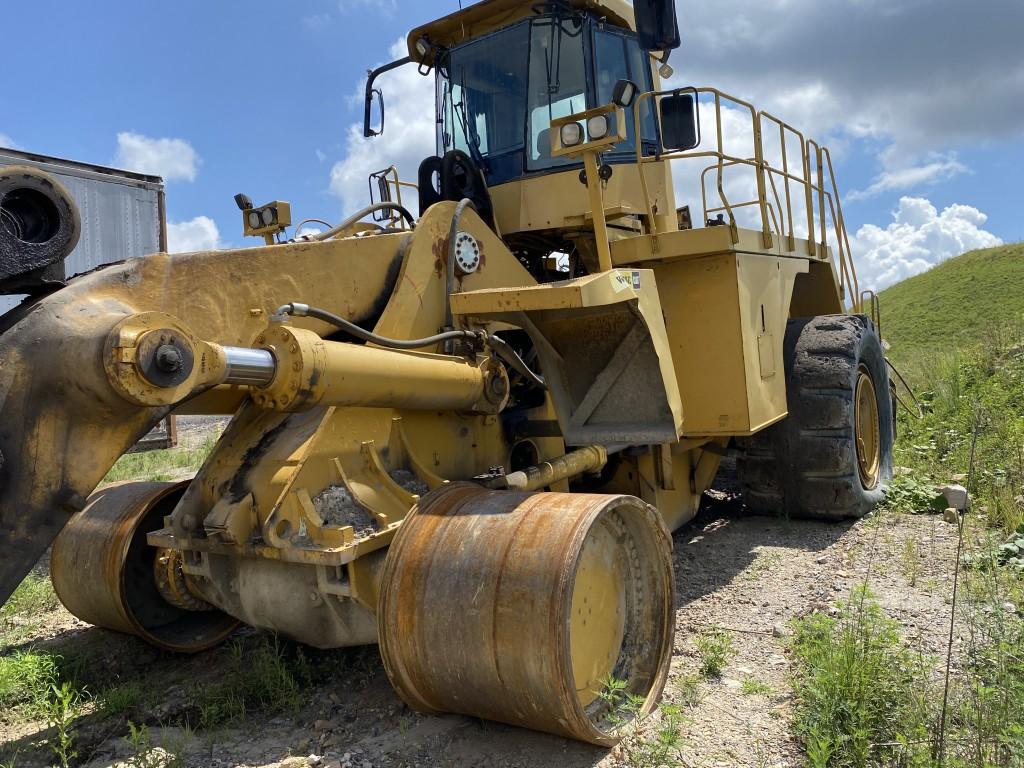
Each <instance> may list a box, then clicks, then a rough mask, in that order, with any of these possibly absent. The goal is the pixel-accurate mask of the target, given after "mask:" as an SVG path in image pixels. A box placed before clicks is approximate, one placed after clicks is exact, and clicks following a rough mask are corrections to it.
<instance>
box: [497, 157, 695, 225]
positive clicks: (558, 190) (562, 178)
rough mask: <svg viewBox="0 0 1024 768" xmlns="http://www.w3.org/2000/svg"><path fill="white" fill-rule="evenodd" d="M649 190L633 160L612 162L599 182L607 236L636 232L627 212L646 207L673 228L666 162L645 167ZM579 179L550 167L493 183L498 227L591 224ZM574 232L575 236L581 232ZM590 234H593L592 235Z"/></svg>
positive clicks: (636, 212)
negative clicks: (534, 174)
mask: <svg viewBox="0 0 1024 768" xmlns="http://www.w3.org/2000/svg"><path fill="white" fill-rule="evenodd" d="M645 178H646V180H647V186H648V192H647V194H646V195H645V193H644V190H643V187H642V185H641V177H640V172H639V170H638V169H637V167H636V166H635V165H616V166H615V173H614V174H613V175H612V177H611V178H610V179H609V180H608V181H607V182H606V183H605V185H604V187H603V193H604V200H605V210H606V218H607V219H608V221H609V223H610V227H609V237H611V238H615V239H617V238H621V237H631V236H633V235H635V234H636V231H635V229H634V227H633V224H632V223H631V222H630V221H629V220H628V219H627V218H626V217H631V216H640V215H645V214H646V213H647V210H648V202H647V201H648V196H649V199H650V201H651V203H650V208H651V209H652V210H653V211H654V215H655V218H656V220H657V222H658V231H666V230H668V229H669V228H670V227H671V228H672V229H675V224H674V223H673V222H675V218H676V204H675V193H674V191H673V189H672V180H671V173H670V171H669V164H668V163H661V164H654V165H652V166H650V167H649V168H647V169H646V170H645ZM585 192H586V190H585V189H584V187H583V186H582V185H581V184H580V180H579V173H578V172H577V171H575V170H573V171H571V172H568V173H553V174H550V175H547V176H541V177H531V178H527V179H524V180H521V181H513V182H508V183H505V184H499V185H497V186H494V187H491V189H490V193H491V199H492V200H493V201H494V215H495V218H496V220H497V222H498V226H499V228H500V229H501V231H502V232H504V233H505V234H506V235H507V234H512V233H516V232H537V231H547V230H563V231H568V232H570V233H572V232H573V231H575V230H579V229H582V228H586V229H590V228H591V227H590V222H591V221H592V220H593V211H592V209H591V205H590V198H589V196H588V195H586V194H584V193H585ZM582 234H583V233H582V232H577V236H579V235H582ZM590 236H591V237H592V234H591V235H590Z"/></svg>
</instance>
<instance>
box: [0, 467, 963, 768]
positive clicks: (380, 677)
mask: <svg viewBox="0 0 1024 768" xmlns="http://www.w3.org/2000/svg"><path fill="white" fill-rule="evenodd" d="M726 480H728V475H726ZM725 486H726V490H725V491H719V492H711V493H709V494H708V496H707V497H706V499H705V505H704V507H703V509H702V511H701V514H700V515H699V516H698V518H697V519H696V520H695V521H694V522H693V523H691V524H690V525H688V526H686V527H684V528H683V529H682V530H681V531H679V532H677V534H676V536H675V540H674V545H675V553H674V560H675V569H676V579H677V592H678V594H677V610H676V628H677V634H676V646H675V652H674V656H673V660H672V670H671V675H670V680H669V684H668V686H667V689H666V697H667V698H668V699H669V700H677V701H678V700H681V699H684V698H685V699H686V701H687V705H686V706H685V708H684V711H685V715H686V720H685V724H684V727H683V731H684V733H683V735H684V737H685V740H686V747H685V753H684V758H685V762H686V765H688V766H692V767H693V768H697V767H698V766H701V767H704V766H707V767H709V768H710V767H712V766H721V767H722V768H725V767H726V766H730V767H732V766H752V767H755V766H756V767H758V768H761V767H773V768H782V767H783V766H791V767H792V768H796V766H798V765H801V764H802V757H801V751H800V749H799V746H798V744H797V743H796V742H795V741H794V739H793V736H792V733H791V724H792V707H793V702H792V695H791V688H790V674H791V661H790V657H789V655H788V652H787V650H786V642H787V639H786V635H787V634H788V632H789V630H788V627H787V622H789V621H790V620H791V619H793V618H796V617H799V616H803V615H806V614H808V613H811V612H814V611H828V610H829V609H830V607H831V606H832V605H833V604H834V602H835V601H836V600H837V599H842V598H845V597H847V596H849V594H850V593H851V591H852V590H853V589H854V588H855V587H856V586H857V585H858V584H861V583H863V582H864V581H865V579H867V580H868V581H869V582H870V585H871V588H872V590H873V591H874V592H875V594H876V595H877V596H878V599H879V601H880V603H881V604H882V605H883V606H884V607H885V609H886V611H887V612H888V613H889V614H890V615H891V616H893V617H894V618H896V619H898V620H899V621H900V622H901V624H902V625H903V628H904V632H905V635H906V637H907V638H908V640H909V641H910V642H911V643H912V644H914V645H915V646H919V647H920V648H922V649H923V650H924V651H925V652H926V653H938V652H940V651H943V650H944V648H945V634H946V632H947V631H948V622H949V611H950V606H949V594H950V592H951V584H952V564H953V559H954V553H955V548H956V528H955V527H954V526H952V525H947V524H946V523H943V522H942V520H941V519H940V518H935V517H905V516H895V515H883V516H881V517H873V518H869V519H867V520H862V521H859V522H857V523H856V524H852V523H846V524H824V523H815V522H807V521H783V520H776V519H770V518H764V517H753V516H749V515H747V514H746V513H745V512H744V510H743V508H742V506H741V505H740V504H739V503H738V501H737V500H736V499H735V497H734V495H733V494H731V493H730V492H729V491H728V483H727V482H726V483H725ZM908 541H910V542H911V544H910V545H908V544H907V542H908ZM52 618H53V620H52V621H49V622H47V626H46V627H45V628H44V629H42V630H41V631H40V633H39V637H37V638H34V641H35V642H41V644H42V645H43V647H50V648H54V649H55V650H57V651H58V652H61V653H64V654H66V655H76V656H79V655H85V657H86V658H95V659H96V661H95V663H101V664H106V665H114V667H115V668H123V670H124V674H125V675H128V674H129V673H130V672H131V670H133V669H134V670H139V669H142V668H143V667H147V668H148V669H152V670H153V673H154V675H156V678H154V680H156V681H159V682H154V683H153V684H154V685H157V686H160V690H165V691H166V694H165V696H164V701H163V704H161V705H160V707H159V709H158V711H155V712H152V713H150V716H149V717H148V718H147V720H148V722H150V723H151V726H150V727H151V732H150V736H151V739H152V742H153V743H154V744H162V745H164V746H166V747H168V748H169V749H173V751H174V752H176V753H178V754H179V755H180V756H181V757H182V763H181V764H182V765H184V766H195V767H196V768H199V767H200V766H203V767H205V768H218V767H223V768H227V766H253V767H255V766H261V767H264V766H265V767H267V768H269V767H271V766H281V767H282V768H283V767H284V766H291V767H293V768H299V767H302V766H323V767H324V768H339V767H340V766H349V767H350V768H352V767H356V768H367V767H372V768H398V767H399V766H402V767H406V766H409V767H411V766H480V767H483V766H494V768H498V767H499V766H501V767H502V768H514V767H520V768H541V767H542V766H558V767H559V768H584V767H585V766H600V768H612V767H613V766H619V765H624V764H625V763H623V762H622V759H621V755H620V754H619V752H618V751H617V750H613V751H610V752H609V751H608V750H603V749H597V748H594V747H590V746H587V745H582V744H579V743H575V742H570V741H566V740H564V739H560V738H556V737H553V736H547V735H544V734H538V733H533V732H530V731H525V730H521V729H516V728H511V727H507V726H502V725H497V724H494V723H488V722H483V721H479V720H474V719H470V718H464V717H455V716H446V717H425V716H421V715H418V714H416V713H414V712H412V711H410V710H409V709H408V708H406V707H405V706H404V705H403V704H402V702H401V701H400V700H399V699H398V697H397V696H396V695H395V693H394V692H393V691H392V690H391V688H390V686H389V684H388V681H387V678H386V676H385V674H384V671H383V668H382V667H381V664H380V661H379V658H378V656H377V654H376V652H375V651H374V650H373V649H353V650H351V651H344V652H338V653H339V659H340V662H339V664H340V665H341V667H342V669H341V671H339V673H338V675H336V676H335V679H333V680H332V681H331V682H330V683H325V684H324V685H322V686H319V687H317V688H315V689H313V690H310V691H308V692H307V696H306V701H307V702H308V703H307V705H306V706H305V708H304V709H303V710H302V711H301V712H300V713H298V714H297V715H296V716H288V717H280V716H278V717H265V716H252V717H250V718H248V719H247V720H246V722H245V723H244V725H243V726H242V727H236V728H228V729H221V730H217V731H213V732H200V733H195V732H187V731H183V730H181V729H177V728H166V729H164V728H160V727H159V723H161V722H170V721H173V720H174V719H175V716H176V715H179V714H180V712H181V709H182V707H184V706H185V705H184V700H185V696H184V695H183V689H184V688H186V687H187V685H188V684H189V681H191V680H194V679H196V678H197V677H202V676H203V675H205V674H207V673H208V670H209V669H210V668H212V667H214V666H215V664H216V662H215V660H211V659H210V657H209V656H199V657H192V658H184V659H183V658H180V657H171V656H166V655H161V654H159V653H158V652H155V651H152V650H150V649H148V648H146V646H144V645H143V644H142V643H141V642H139V641H136V640H135V639H133V638H126V637H121V636H118V635H114V634H112V633H109V632H106V631H104V630H99V629H94V628H89V627H86V626H85V625H83V624H81V623H80V622H78V621H77V620H75V619H74V618H72V617H70V616H69V615H68V614H67V613H66V612H64V611H63V609H58V610H57V611H55V612H54V615H53V617H52ZM713 630H724V631H728V632H730V633H731V634H732V636H733V643H734V646H735V649H736V655H735V657H734V658H733V659H732V660H731V661H730V662H729V663H728V665H727V666H726V667H725V669H724V670H723V673H722V676H721V677H720V678H718V679H714V680H703V679H699V678H697V679H698V680H699V681H698V682H696V683H695V682H693V681H694V679H695V677H696V673H697V669H698V666H699V661H698V658H697V653H696V650H695V646H694V638H695V637H697V636H698V635H700V634H701V633H704V632H708V631H713ZM89 649H92V652H94V653H95V654H99V655H98V656H93V657H89V655H88V653H89V652H90V651H89ZM745 680H748V681H757V682H758V683H760V684H763V685H762V689H763V686H767V687H768V689H770V690H765V692H764V693H760V694H755V695H746V694H744V692H743V682H744V681H745ZM0 720H2V718H0ZM108 727H109V726H108ZM44 734H45V725H43V724H36V725H34V726H26V725H24V724H22V725H3V724H2V723H0V740H2V741H3V742H7V743H8V744H9V746H12V747H21V748H23V749H24V753H23V755H22V757H20V758H19V760H18V762H17V765H18V766H19V768H29V767H30V766H36V765H39V766H42V765H46V764H48V763H47V762H45V761H44V760H37V761H36V762H33V749H32V747H31V743H32V742H33V741H36V740H37V739H38V738H39V737H40V736H41V735H44ZM123 736H124V734H123V733H120V732H118V733H104V732H103V731H102V729H101V728H99V727H98V726H97V728H96V729H94V730H93V731H90V730H89V729H88V728H85V727H83V729H82V737H81V738H82V744H83V745H84V747H86V748H83V749H82V750H81V754H82V757H83V758H84V759H85V760H86V761H87V762H86V764H87V765H88V766H90V768H101V767H103V768H106V767H107V766H114V765H119V764H123V761H125V760H126V759H127V757H128V755H129V749H128V746H127V745H126V743H125V742H124V740H123Z"/></svg>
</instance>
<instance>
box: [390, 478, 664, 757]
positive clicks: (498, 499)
mask: <svg viewBox="0 0 1024 768" xmlns="http://www.w3.org/2000/svg"><path fill="white" fill-rule="evenodd" d="M670 549H671V540H670V538H669V536H668V533H667V530H666V528H665V526H664V523H663V522H662V520H661V518H660V516H659V515H658V514H657V512H656V511H655V510H654V509H653V508H652V507H650V506H649V505H647V504H644V503H643V502H641V501H640V500H638V499H636V498H634V497H631V496H608V495H596V494H563V493H538V494H526V493H511V492H507V491H487V490H484V489H482V488H480V487H479V486H475V485H471V484H468V483H453V484H450V485H446V486H444V487H442V488H440V489H438V490H437V491H434V492H432V493H431V494H428V495H427V496H425V497H424V499H423V500H422V502H421V504H420V505H419V507H418V508H417V509H416V510H414V512H413V513H412V514H411V515H410V517H409V518H407V519H406V522H405V523H403V525H402V527H401V529H400V530H399V533H398V535H397V536H396V538H395V542H394V543H393V545H392V547H391V549H390V551H389V553H388V558H387V563H386V565H385V571H384V575H383V578H382V584H381V599H380V605H379V613H378V633H379V639H380V647H381V655H382V656H383V659H384V665H385V668H386V669H387V673H388V677H389V678H390V679H391V682H392V684H393V685H394V686H395V688H396V689H397V690H398V692H399V694H400V695H401V696H402V698H403V699H404V700H405V701H406V702H407V703H408V704H410V706H412V707H414V708H416V709H418V710H420V711H423V712H455V713H460V714H466V715H471V716H476V717H483V718H487V719H491V720H498V721H501V722H505V723H509V724H512V725H518V726H524V727H527V728H534V729H537V730H542V731H548V732H550V733H555V734H558V735H561V736H567V737H570V738H574V739H580V740H583V741H588V742H591V743H594V744H601V745H612V744H614V743H615V742H616V741H617V740H618V739H617V737H616V736H615V734H614V733H613V731H612V724H611V723H610V722H609V721H608V714H609V713H608V712H607V709H606V707H605V705H604V704H603V702H602V700H601V699H600V698H598V697H597V696H596V690H594V689H595V688H597V687H599V683H598V681H599V680H600V679H601V678H603V677H606V676H607V675H611V676H613V677H615V678H616V679H620V680H625V681H627V682H628V690H629V691H630V692H632V693H634V694H636V695H639V696H642V697H644V698H645V699H646V707H645V709H646V710H649V709H650V708H653V706H654V704H655V702H656V701H657V698H658V696H659V695H660V693H661V690H662V688H663V686H664V684H665V678H666V675H667V672H668V665H669V661H670V657H671V651H672V641H673V629H674V621H673V605H674V591H673V578H672V565H671V553H670ZM578 677H585V678H587V680H586V682H584V681H581V680H578V679H577V678H578Z"/></svg>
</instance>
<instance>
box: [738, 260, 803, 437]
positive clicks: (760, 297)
mask: <svg viewBox="0 0 1024 768" xmlns="http://www.w3.org/2000/svg"><path fill="white" fill-rule="evenodd" d="M806 271H807V261H805V260H804V259H785V258H774V257H772V256H758V255H753V254H747V253H742V254H739V255H738V256H737V257H736V275H737V281H736V285H737V288H738V295H739V307H740V323H741V331H742V335H743V351H744V360H745V366H744V367H745V374H746V382H747V405H748V408H747V412H748V416H749V419H750V421H749V423H748V425H747V429H746V430H744V431H746V432H756V431H758V430H760V429H763V428H764V427H766V426H768V425H769V424H772V423H774V422H776V421H778V420H779V419H781V418H783V417H784V416H785V415H786V413H787V408H786V376H785V373H784V369H783V363H782V343H783V340H784V339H785V335H786V321H787V320H788V319H789V303H790V299H791V297H792V295H793V283H794V282H795V280H796V276H797V275H798V274H801V273H804V272H806Z"/></svg>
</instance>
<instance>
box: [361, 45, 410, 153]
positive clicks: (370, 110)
mask: <svg viewBox="0 0 1024 768" xmlns="http://www.w3.org/2000/svg"><path fill="white" fill-rule="evenodd" d="M411 61H412V59H411V58H410V57H409V56H406V57H405V58H404V59H398V61H392V62H391V63H390V64H385V65H384V66H383V67H377V68H376V69H373V70H370V71H369V72H368V73H367V75H366V108H365V110H364V111H363V136H365V137H366V138H368V139H372V138H373V137H374V136H380V135H381V134H382V133H384V94H383V93H381V90H380V88H375V87H374V83H375V82H377V78H378V77H380V76H381V75H383V74H384V73H385V72H390V71H391V70H392V69H398V68H399V67H402V66H405V65H406V64H408V63H409V62H411ZM375 126H376V127H375Z"/></svg>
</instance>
